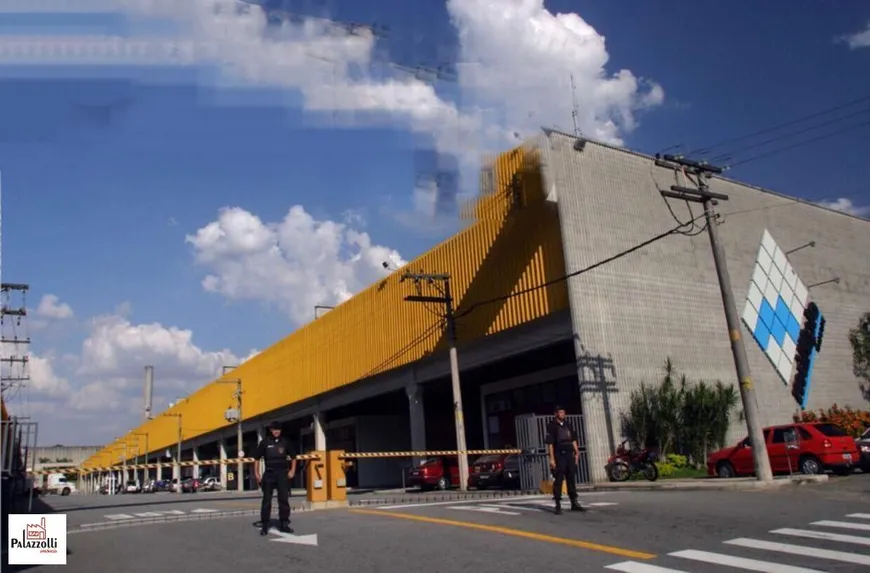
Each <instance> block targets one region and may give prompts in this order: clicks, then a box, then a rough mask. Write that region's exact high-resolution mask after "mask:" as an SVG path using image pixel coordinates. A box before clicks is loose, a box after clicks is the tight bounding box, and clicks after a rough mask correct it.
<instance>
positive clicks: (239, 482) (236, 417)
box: [218, 366, 245, 491]
mask: <svg viewBox="0 0 870 573" xmlns="http://www.w3.org/2000/svg"><path fill="white" fill-rule="evenodd" d="M234 368H235V366H224V367H223V374H222V375H224V376H225V375H226V373H227V372H229V371H230V370H232V369H234ZM218 383H219V384H235V385H236V392H235V394H233V397H234V398H235V399H236V408H235V410H233V408H227V411H226V412H225V413H224V418H226V420H227V421H228V422H233V421H235V422H236V457H237V458H239V462H238V466H237V467H236V472H237V473H236V476H237V477H236V487H237V488H238V490H239V491H244V490H245V480H244V479H242V478H243V477H244V475H245V464H244V462H242V461H241V458H242V454H243V453H244V448H243V444H242V379H241V378H236V379H235V380H218Z"/></svg>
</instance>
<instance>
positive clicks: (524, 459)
mask: <svg viewBox="0 0 870 573" xmlns="http://www.w3.org/2000/svg"><path fill="white" fill-rule="evenodd" d="M554 419H555V416H553V415H549V416H542V415H538V414H523V415H521V416H517V417H516V418H515V419H514V423H515V424H516V435H517V448H518V449H520V450H522V451H523V453H522V454H520V456H519V458H520V487H522V489H524V490H537V489H539V488H540V487H541V482H543V481H545V480H546V481H551V480H552V479H553V476H552V474H551V473H550V461H549V457H548V454H547V444H546V439H547V424H549V423H550V422H552V421H553V420H554ZM565 422H566V423H567V424H568V425H569V426H570V427H571V429H573V430H574V432H575V434H576V435H577V439H578V445H579V446H580V463H579V464H578V465H577V472H576V474H575V475H574V480H575V482H576V483H588V482H589V459H588V456H587V452H586V436H585V432H584V431H583V416H582V415H571V416H566V417H565Z"/></svg>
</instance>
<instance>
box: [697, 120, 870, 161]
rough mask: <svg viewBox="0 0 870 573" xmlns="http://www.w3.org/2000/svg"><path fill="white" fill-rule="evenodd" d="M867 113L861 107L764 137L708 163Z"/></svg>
mask: <svg viewBox="0 0 870 573" xmlns="http://www.w3.org/2000/svg"><path fill="white" fill-rule="evenodd" d="M868 113H870V108H867V109H862V110H860V111H857V112H854V113H850V114H848V115H845V116H843V117H838V118H836V119H832V120H830V121H826V122H823V123H820V124H818V125H811V126H810V127H805V128H803V129H799V130H798V131H792V132H790V133H785V134H783V135H779V136H776V137H772V138H770V139H766V140H764V141H761V142H758V143H753V144H752V145H748V146H745V147H741V148H738V149H736V150H733V151H726V152H724V153H721V154H719V155H717V156H715V157H711V158H710V159H709V162H710V163H721V162H724V161H727V160H729V159H731V158H733V157H734V156H735V155H739V154H741V153H744V152H746V151H749V150H752V149H758V148H759V147H764V146H766V145H770V144H771V143H776V142H778V141H782V140H784V139H788V138H790V137H794V136H796V135H802V134H804V133H809V132H811V131H816V130H818V129H823V128H826V127H830V126H831V125H833V124H835V123H837V122H841V121H843V120H847V119H852V118H855V117H859V116H862V115H867V114H868Z"/></svg>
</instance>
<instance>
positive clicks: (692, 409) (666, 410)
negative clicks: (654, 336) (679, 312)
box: [622, 358, 740, 470]
mask: <svg viewBox="0 0 870 573" xmlns="http://www.w3.org/2000/svg"><path fill="white" fill-rule="evenodd" d="M739 400H740V398H739V395H738V393H737V391H736V390H735V389H734V387H733V386H731V385H728V386H726V385H725V384H723V383H722V382H718V381H717V382H715V383H713V384H710V383H707V382H704V381H703V380H701V381H698V382H690V381H689V379H688V377H687V376H686V375H685V374H679V373H678V372H677V370H676V368H675V367H674V364H673V362H671V360H670V358H669V359H668V360H667V361H666V362H665V368H664V377H663V378H662V380H661V382H660V383H659V384H658V385H657V386H651V385H647V384H641V386H640V388H639V389H638V390H637V391H634V392H632V393H631V397H630V402H629V407H628V411H627V412H625V413H624V414H623V415H622V433H623V434H624V435H625V437H626V438H628V439H629V440H630V441H631V442H632V443H633V444H635V445H636V446H639V447H641V448H658V450H659V453H660V455H661V456H662V461H663V463H666V464H669V465H671V466H673V467H674V469H675V470H677V469H682V468H686V467H688V466H690V465H691V466H692V467H694V468H700V467H703V465H704V463H705V462H706V460H707V454H708V453H709V452H711V451H713V450H715V449H718V448H721V447H723V446H724V445H725V438H726V435H727V433H728V428H729V426H730V425H731V421H732V419H733V417H734V415H735V410H736V408H737V404H738V402H739ZM673 454H680V455H678V456H677V457H676V458H670V456H671V455H673Z"/></svg>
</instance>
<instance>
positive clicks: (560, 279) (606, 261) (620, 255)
mask: <svg viewBox="0 0 870 573" xmlns="http://www.w3.org/2000/svg"><path fill="white" fill-rule="evenodd" d="M703 218H704V216H703V215H700V216H698V217H695V218H693V219H692V220H690V221H688V222H686V223H681V224H679V225H677V226H676V227H674V228H672V229H669V230H667V231H665V232H663V233H659V234H658V235H656V236H654V237H651V238H649V239H647V240H646V241H644V242H642V243H638V244H636V245H634V246H633V247H630V248H628V249H626V250H624V251H621V252H619V253H617V254H615V255H613V256H611V257H608V258H606V259H602V260H600V261H598V262H596V263H593V264H591V265H589V266H588V267H584V268H582V269H580V270H577V271H574V272H571V273H568V274H565V275H562V276H561V277H558V278H555V279H552V280H549V281H546V282H543V283H540V284H537V285H534V286H531V287H528V288H525V289H522V290H520V291H517V292H514V293H511V294H506V295H504V296H498V297H495V298H491V299H487V300H482V301H479V302H476V303H474V304H472V305H471V306H470V307H468V308H467V309H465V310H463V311H462V312H460V313H458V314H457V315H456V318H462V317H463V316H467V315H468V314H470V313H471V312H473V311H474V310H475V309H477V308H480V307H481V306H486V305H489V304H494V303H497V302H503V301H506V300H510V299H512V298H516V297H518V296H522V295H524V294H528V293H531V292H535V291H538V290H541V289H545V288H548V287H551V286H553V285H555V284H559V283H561V282H564V281H567V280H568V279H570V278H573V277H576V276H580V275H582V274H584V273H588V272H589V271H593V270H595V269H597V268H598V267H602V266H604V265H606V264H609V263H612V262H614V261H617V260H619V259H621V258H623V257H626V256H628V255H630V254H632V253H634V252H637V251H639V250H641V249H643V248H645V247H648V246H650V245H652V244H653V243H656V242H658V241H661V240H662V239H665V238H667V237H670V236H671V235H678V234H681V232H682V231H683V229H684V228H685V227H692V226H694V224H695V222H696V221H698V220H699V219H703Z"/></svg>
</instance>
